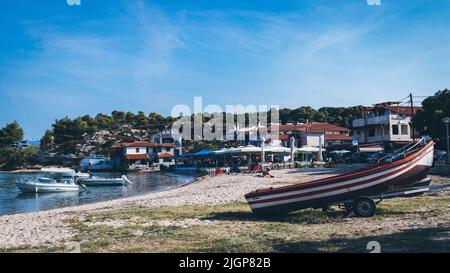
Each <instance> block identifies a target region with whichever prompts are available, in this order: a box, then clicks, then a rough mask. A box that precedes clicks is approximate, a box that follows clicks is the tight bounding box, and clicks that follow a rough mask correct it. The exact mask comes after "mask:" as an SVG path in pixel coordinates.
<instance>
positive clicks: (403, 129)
mask: <svg viewBox="0 0 450 273" xmlns="http://www.w3.org/2000/svg"><path fill="white" fill-rule="evenodd" d="M402 135H408V125H406V124H403V125H402Z"/></svg>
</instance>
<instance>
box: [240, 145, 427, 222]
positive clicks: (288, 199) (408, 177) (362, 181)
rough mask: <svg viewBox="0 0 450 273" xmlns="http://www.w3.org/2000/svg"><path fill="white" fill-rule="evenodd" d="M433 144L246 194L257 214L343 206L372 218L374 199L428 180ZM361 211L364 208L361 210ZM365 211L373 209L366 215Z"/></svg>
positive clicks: (412, 146) (406, 147) (416, 146)
mask: <svg viewBox="0 0 450 273" xmlns="http://www.w3.org/2000/svg"><path fill="white" fill-rule="evenodd" d="M433 150H434V142H433V141H431V140H427V139H425V138H423V139H421V140H419V141H415V142H412V143H410V144H408V145H406V146H405V147H403V148H401V149H400V150H398V151H396V152H394V153H392V154H390V155H388V156H386V157H384V158H382V159H381V160H380V162H379V164H378V165H377V166H374V167H369V168H366V169H361V170H358V171H354V172H350V173H346V174H342V175H337V176H333V177H329V178H325V179H319V180H315V181H310V182H306V183H301V184H294V185H290V186H285V187H279V188H270V189H263V190H257V191H254V192H251V193H248V194H246V195H245V198H246V199H247V202H248V204H249V205H250V207H251V209H252V211H253V212H254V213H263V214H273V213H279V212H288V211H293V210H299V209H304V208H325V207H327V206H329V205H331V204H339V203H344V204H346V206H347V205H349V206H350V207H352V209H355V214H360V215H358V216H372V215H373V213H374V212H375V203H374V202H373V201H372V199H371V197H373V196H377V195H382V194H383V193H386V192H389V191H392V190H394V189H399V188H402V187H408V186H410V185H414V184H417V183H418V182H420V181H422V180H423V179H425V178H426V177H427V174H428V171H429V169H430V167H431V166H432V164H433ZM358 208H361V210H360V211H358ZM364 208H367V209H370V210H368V211H366V212H364Z"/></svg>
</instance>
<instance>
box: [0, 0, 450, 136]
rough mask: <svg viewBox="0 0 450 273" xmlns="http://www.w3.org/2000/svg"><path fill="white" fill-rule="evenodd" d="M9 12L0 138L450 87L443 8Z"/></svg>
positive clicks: (129, 5)
mask: <svg viewBox="0 0 450 273" xmlns="http://www.w3.org/2000/svg"><path fill="white" fill-rule="evenodd" d="M381 3H382V5H381V6H369V5H368V4H367V2H366V0H352V1H338V0H328V1H327V0H296V1H292V0H291V1H274V0H273V1H265V0H239V1H233V0H227V1H226V0H214V1H212V0H209V1H205V0H195V1H194V0H190V1H175V0H165V1H163V0H161V1H134V0H123V1H120V0H117V1H111V0H81V6H69V5H67V3H66V0H48V1H29V0H4V1H2V3H1V5H2V7H1V9H0V126H3V125H4V124H6V123H7V122H10V121H13V120H18V121H19V122H20V123H21V124H22V125H23V127H24V129H25V133H26V136H27V137H40V136H41V135H42V134H43V132H44V130H45V129H47V128H50V127H51V123H52V122H53V121H54V119H56V118H61V117H64V116H66V115H68V116H70V117H75V116H78V115H84V114H91V115H95V114H97V113H99V112H103V113H110V112H111V111H112V110H123V111H133V112H137V111H139V110H142V111H144V112H146V113H149V112H159V113H162V114H165V115H168V114H170V111H171V109H172V107H173V106H174V105H176V104H180V103H183V104H187V105H189V106H192V105H193V97H194V96H202V97H203V102H204V104H219V105H221V106H223V107H225V105H226V104H244V105H247V104H268V105H273V104H279V105H280V106H281V107H290V108H294V107H299V106H302V105H310V106H313V107H316V108H318V107H321V106H350V105H358V104H372V103H375V102H379V101H383V100H390V99H399V98H403V97H405V96H406V95H407V94H408V93H409V92H411V91H412V92H414V93H415V94H417V95H429V94H433V93H434V92H435V91H437V90H439V89H443V88H446V87H450V77H449V71H450V58H449V57H450V35H449V33H450V16H448V15H449V14H450V1H447V0H435V1H426V0H418V1H411V0H381Z"/></svg>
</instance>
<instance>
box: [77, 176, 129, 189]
mask: <svg viewBox="0 0 450 273" xmlns="http://www.w3.org/2000/svg"><path fill="white" fill-rule="evenodd" d="M78 182H79V183H80V184H83V185H86V186H88V187H89V186H90V187H96V186H97V187H101V186H123V185H124V184H125V181H124V180H123V179H120V178H119V179H79V180H78Z"/></svg>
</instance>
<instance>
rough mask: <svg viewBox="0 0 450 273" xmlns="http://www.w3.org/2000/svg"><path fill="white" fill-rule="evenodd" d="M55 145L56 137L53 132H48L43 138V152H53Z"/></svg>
mask: <svg viewBox="0 0 450 273" xmlns="http://www.w3.org/2000/svg"><path fill="white" fill-rule="evenodd" d="M54 144H55V136H54V135H53V132H52V131H51V130H46V131H45V134H44V136H43V137H42V138H41V146H40V148H41V150H51V149H53V145H54Z"/></svg>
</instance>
